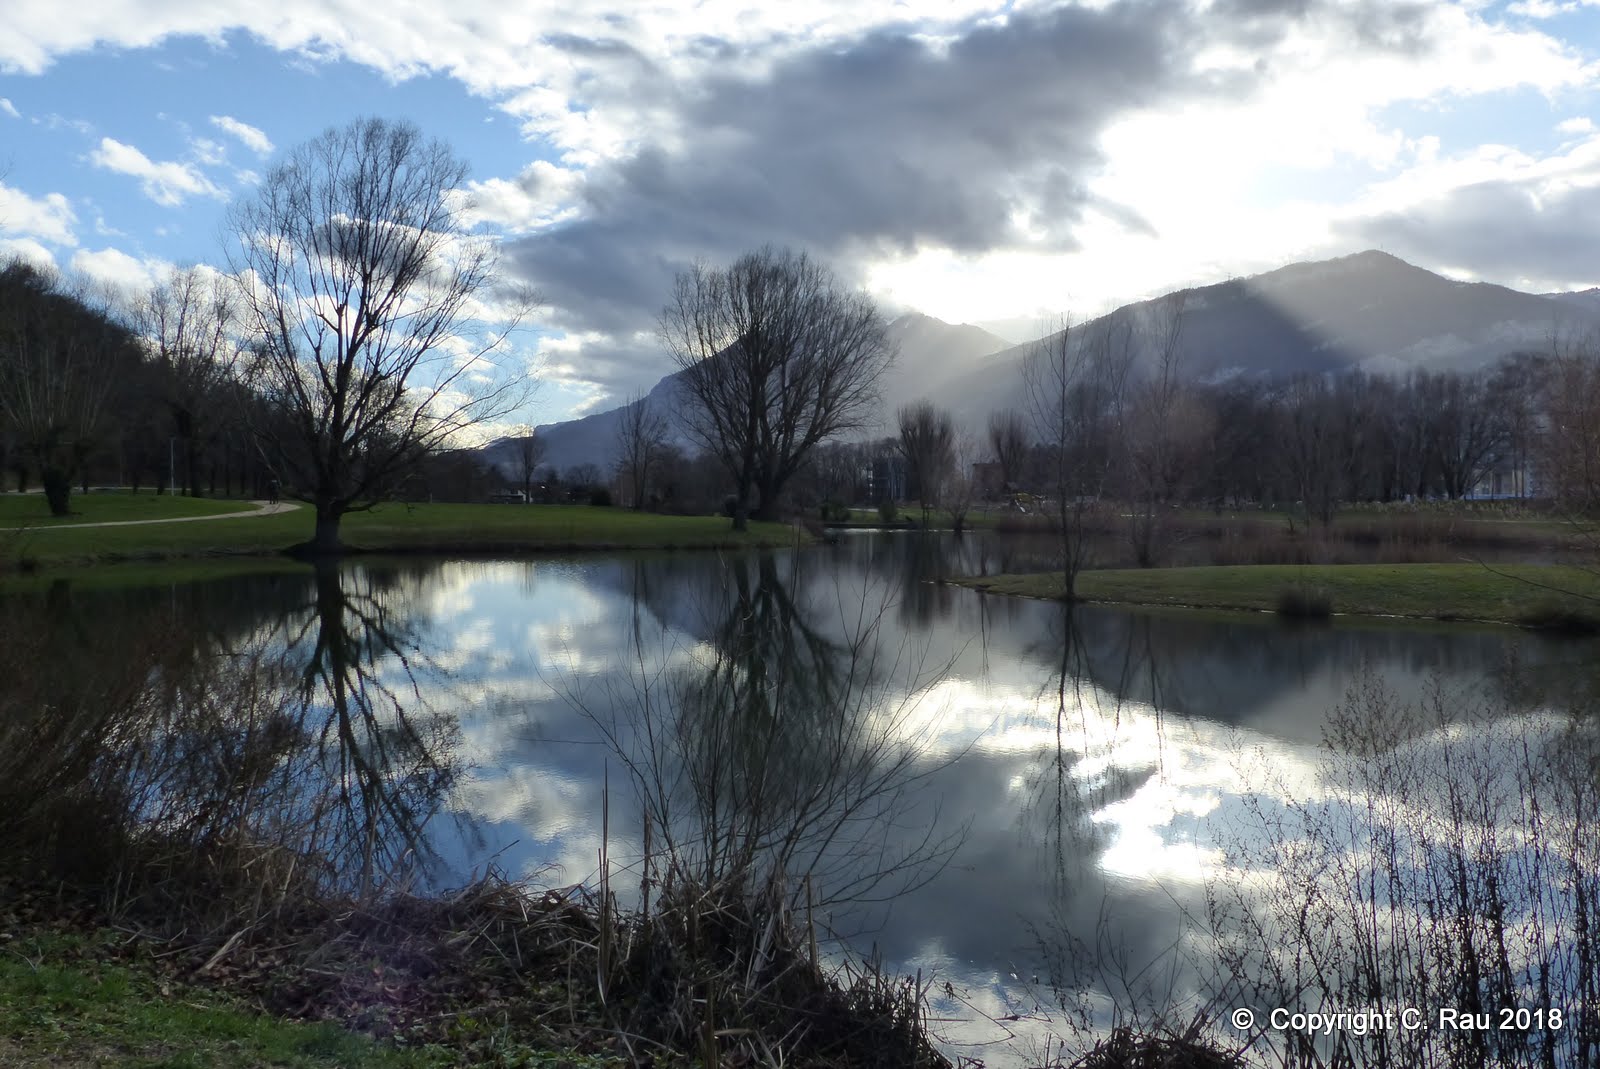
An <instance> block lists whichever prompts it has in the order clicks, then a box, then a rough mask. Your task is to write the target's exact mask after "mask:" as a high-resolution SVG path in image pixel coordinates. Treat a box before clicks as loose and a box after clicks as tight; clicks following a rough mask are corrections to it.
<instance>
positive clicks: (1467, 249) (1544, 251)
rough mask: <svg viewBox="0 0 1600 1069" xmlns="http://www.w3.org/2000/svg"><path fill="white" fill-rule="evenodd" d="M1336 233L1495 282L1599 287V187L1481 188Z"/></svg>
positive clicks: (1499, 183)
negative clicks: (1470, 270) (1469, 270)
mask: <svg viewBox="0 0 1600 1069" xmlns="http://www.w3.org/2000/svg"><path fill="white" fill-rule="evenodd" d="M1342 230H1343V231H1344V233H1345V234H1348V235H1349V236H1351V237H1352V238H1354V239H1356V240H1357V241H1359V242H1360V243H1362V244H1366V245H1372V246H1377V247H1380V248H1383V249H1386V250H1387V251H1389V252H1392V253H1394V254H1395V255H1396V256H1399V257H1401V258H1402V259H1409V260H1412V261H1413V262H1419V263H1439V264H1457V265H1468V264H1470V265H1471V266H1472V268H1473V270H1474V271H1475V272H1476V273H1477V274H1478V275H1480V276H1482V277H1484V278H1488V279H1494V280H1497V281H1508V282H1510V281H1514V280H1517V279H1530V280H1534V281H1541V280H1548V281H1551V282H1557V281H1565V282H1574V283H1581V284H1583V285H1593V284H1595V283H1596V282H1600V275H1597V271H1596V267H1595V255H1594V250H1595V247H1596V245H1597V244H1600V189H1597V188H1593V187H1590V188H1562V187H1560V186H1556V187H1554V188H1549V189H1546V188H1540V187H1539V186H1537V185H1535V184H1531V183H1530V184H1524V183H1518V182H1514V181H1494V182H1480V183H1478V184H1475V185H1470V186H1463V187H1461V188H1459V189H1455V190H1451V191H1450V192H1448V193H1444V194H1441V195H1438V196H1434V197H1430V198H1429V199H1428V200H1427V201H1426V202H1425V203H1422V204H1419V205H1417V206H1415V207H1412V208H1410V209H1408V210H1406V211H1404V212H1391V213H1387V214H1384V215H1379V216H1374V217H1372V218H1368V219H1362V220H1360V221H1358V222H1354V223H1349V224H1346V225H1345V226H1344V227H1343V228H1342Z"/></svg>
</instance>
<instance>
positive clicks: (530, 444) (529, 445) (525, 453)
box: [510, 423, 545, 502]
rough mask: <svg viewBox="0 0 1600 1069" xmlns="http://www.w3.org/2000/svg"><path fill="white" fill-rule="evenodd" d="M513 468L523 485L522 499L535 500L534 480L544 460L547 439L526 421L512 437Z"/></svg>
mask: <svg viewBox="0 0 1600 1069" xmlns="http://www.w3.org/2000/svg"><path fill="white" fill-rule="evenodd" d="M510 444H511V470H512V473H513V474H515V475H516V477H517V481H518V482H519V483H520V484H521V485H522V500H523V501H524V502H527V501H532V500H533V481H534V480H535V479H536V478H538V475H539V465H540V463H541V462H543V460H544V452H545V441H544V437H543V436H542V435H538V434H535V433H534V430H533V427H531V426H529V425H528V424H526V423H523V424H520V425H518V427H517V431H516V434H514V435H513V436H512V437H511V440H510Z"/></svg>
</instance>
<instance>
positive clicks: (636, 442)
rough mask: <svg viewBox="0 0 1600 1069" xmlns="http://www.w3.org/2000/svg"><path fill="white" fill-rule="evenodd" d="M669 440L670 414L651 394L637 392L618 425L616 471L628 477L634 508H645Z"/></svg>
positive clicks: (629, 400)
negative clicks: (668, 418) (652, 481)
mask: <svg viewBox="0 0 1600 1069" xmlns="http://www.w3.org/2000/svg"><path fill="white" fill-rule="evenodd" d="M666 444H667V417H666V416H665V415H664V414H663V413H662V412H661V411H660V410H659V409H657V407H656V406H655V404H654V403H652V402H651V400H650V395H649V394H645V393H636V394H634V395H633V396H632V397H630V398H629V399H628V403H627V404H626V405H625V406H624V407H623V409H622V422H620V423H619V424H618V425H617V474H619V475H621V476H623V477H624V478H625V479H626V481H627V484H628V487H627V492H628V494H629V495H630V503H631V504H632V506H633V507H634V508H635V509H642V508H644V504H645V500H646V497H647V495H648V494H649V492H650V482H651V479H652V477H653V476H654V475H655V473H656V469H657V468H658V467H659V466H660V464H661V457H662V450H663V449H665V447H666Z"/></svg>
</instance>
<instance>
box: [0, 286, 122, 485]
mask: <svg viewBox="0 0 1600 1069" xmlns="http://www.w3.org/2000/svg"><path fill="white" fill-rule="evenodd" d="M136 351H137V349H136V346H135V344H134V340H133V334H132V333H131V332H130V331H129V330H128V329H127V328H126V327H125V326H124V325H123V324H122V323H120V322H119V321H118V320H117V318H116V317H115V316H113V315H112V314H111V310H110V308H109V306H108V304H107V302H106V301H105V300H104V299H103V298H102V297H100V296H97V295H94V294H91V293H89V292H87V291H84V290H82V289H81V288H74V287H73V286H70V285H67V284H65V283H63V282H62V280H61V279H60V278H59V277H58V276H56V275H55V274H54V273H52V272H46V271H40V270H39V269H38V268H36V267H33V266H31V265H29V264H26V263H22V262H20V261H14V262H11V263H8V264H5V265H0V421H3V422H4V424H5V425H6V426H7V428H8V430H9V431H10V433H11V434H13V435H14V436H15V442H16V444H17V446H18V447H19V451H20V452H21V453H22V455H23V457H25V458H26V459H27V460H31V461H32V462H33V463H34V464H35V465H37V467H38V470H39V476H40V479H41V481H42V482H43V484H44V493H45V499H46V502H47V503H48V505H49V507H50V512H51V513H52V514H53V515H56V516H65V515H67V514H68V513H69V512H70V511H71V508H70V504H69V498H70V496H71V493H72V483H73V480H74V479H75V478H76V477H77V476H78V475H79V473H80V472H81V471H82V470H83V465H84V462H85V460H86V459H87V458H88V456H89V454H90V452H91V451H92V450H93V449H94V448H95V447H96V446H97V445H98V444H99V442H100V436H101V434H102V432H103V430H104V428H105V425H106V422H107V419H108V416H109V412H108V408H109V400H110V396H111V388H112V386H113V385H114V384H115V383H116V382H117V380H118V372H119V370H120V369H122V368H123V367H125V366H126V365H127V363H129V362H130V360H129V358H130V357H131V356H132V355H133V354H134V353H136Z"/></svg>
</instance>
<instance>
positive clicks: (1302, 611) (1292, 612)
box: [1278, 586, 1333, 620]
mask: <svg viewBox="0 0 1600 1069" xmlns="http://www.w3.org/2000/svg"><path fill="white" fill-rule="evenodd" d="M1278 615H1279V616H1287V617H1290V618H1291V619H1296V620H1326V619H1327V618H1328V617H1330V616H1332V615H1333V598H1332V597H1331V596H1330V595H1329V594H1328V592H1327V591H1326V590H1323V589H1322V588H1320V587H1309V586H1291V587H1285V588H1284V589H1283V590H1281V591H1279V593H1278Z"/></svg>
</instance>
